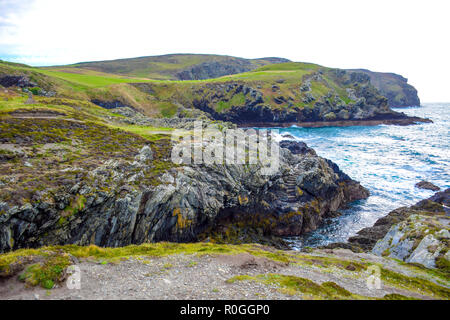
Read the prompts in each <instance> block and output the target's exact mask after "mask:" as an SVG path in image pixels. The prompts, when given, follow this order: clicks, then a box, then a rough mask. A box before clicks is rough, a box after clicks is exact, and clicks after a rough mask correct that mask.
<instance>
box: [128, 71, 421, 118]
mask: <svg viewBox="0 0 450 320" xmlns="http://www.w3.org/2000/svg"><path fill="white" fill-rule="evenodd" d="M277 68H281V70H278V69H277ZM284 68H287V70H288V71H287V72H286V71H285V70H284ZM296 68H300V70H298V71H297V69H296ZM267 69H268V70H267V71H266V72H267V73H266V72H265V71H264V70H266V69H262V70H263V71H262V72H252V73H248V76H246V77H243V80H240V79H239V77H232V78H230V79H225V78H224V79H223V80H221V81H218V80H217V81H211V82H206V83H196V84H192V83H190V84H186V85H178V84H177V85H167V84H163V85H161V84H157V83H145V84H144V83H140V84H133V85H134V86H135V87H137V88H139V89H140V90H141V91H143V92H145V93H148V94H151V95H152V96H153V97H154V98H155V99H160V98H162V97H163V98H162V99H164V100H166V101H167V100H168V98H167V97H168V96H169V97H170V98H169V99H170V101H171V102H172V103H175V102H176V104H178V105H183V106H185V107H187V108H194V109H198V110H201V111H203V112H204V113H205V114H206V115H208V116H209V117H210V118H212V119H215V120H222V121H230V122H233V123H236V124H238V125H241V126H283V125H292V124H298V125H302V126H308V125H315V124H316V123H320V122H321V123H322V125H326V124H329V125H352V124H357V123H358V122H359V121H360V122H363V123H365V124H377V123H395V124H412V123H415V122H418V121H425V120H424V119H420V118H412V117H408V116H406V115H405V114H403V113H399V112H395V111H393V110H392V109H390V108H389V106H388V100H387V99H386V98H385V97H384V96H383V95H381V94H380V92H379V91H378V90H377V89H376V88H375V87H374V86H373V85H372V83H371V81H370V77H369V76H368V75H367V74H365V73H357V72H346V71H344V70H339V69H326V68H322V69H321V68H319V69H316V70H315V71H314V70H312V69H311V67H310V66H307V65H298V64H288V65H285V64H280V65H276V66H270V68H269V67H267ZM269 72H270V73H269ZM294 72H298V73H299V74H298V75H296V76H295V73H294ZM269 75H270V78H269V79H267V77H268V76H269ZM300 75H301V76H300ZM247 77H249V78H250V79H247Z"/></svg>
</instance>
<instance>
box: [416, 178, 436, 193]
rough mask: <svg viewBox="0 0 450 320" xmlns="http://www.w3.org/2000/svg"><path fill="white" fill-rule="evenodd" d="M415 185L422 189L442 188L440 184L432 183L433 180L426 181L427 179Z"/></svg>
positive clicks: (433, 189)
mask: <svg viewBox="0 0 450 320" xmlns="http://www.w3.org/2000/svg"><path fill="white" fill-rule="evenodd" d="M415 186H416V187H417V188H420V189H427V190H432V191H439V190H441V188H439V187H438V186H436V185H434V184H432V183H431V182H428V181H425V180H422V181H420V182H418V183H416V184H415Z"/></svg>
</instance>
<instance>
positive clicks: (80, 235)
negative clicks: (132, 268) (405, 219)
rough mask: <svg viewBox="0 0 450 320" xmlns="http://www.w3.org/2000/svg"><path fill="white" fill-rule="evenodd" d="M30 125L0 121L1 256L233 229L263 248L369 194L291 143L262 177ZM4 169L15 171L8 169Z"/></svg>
mask: <svg viewBox="0 0 450 320" xmlns="http://www.w3.org/2000/svg"><path fill="white" fill-rule="evenodd" d="M16 116H17V115H16ZM28 116H29V115H28ZM48 117H49V116H48ZM31 121H33V125H30V119H22V118H20V119H9V120H3V121H2V125H3V126H7V127H8V128H9V129H8V130H7V131H8V132H17V133H18V134H17V135H8V134H7V133H6V132H4V131H2V132H3V133H2V135H1V136H0V141H1V142H2V143H6V144H7V145H8V146H9V149H8V150H9V151H8V152H2V153H1V155H2V158H1V162H0V165H1V167H2V171H1V172H2V174H3V175H2V177H1V184H0V190H1V195H2V199H1V201H0V251H1V252H5V251H9V250H11V249H18V248H24V247H39V246H44V245H52V244H53V245H56V244H80V245H87V244H96V245H99V246H112V247H116V246H124V245H128V244H139V243H144V242H155V241H162V240H168V241H176V242H187V241H195V240H198V239H201V238H205V237H209V236H210V235H215V236H219V235H220V234H221V232H222V231H223V228H224V226H225V227H228V226H230V228H235V227H236V226H238V225H239V227H240V228H241V230H244V229H245V230H249V231H250V232H252V234H254V235H256V238H253V239H251V240H252V241H255V240H256V241H265V240H264V239H266V238H268V237H272V236H286V235H299V234H301V233H303V232H305V231H308V230H311V229H314V228H316V227H317V224H318V223H319V222H320V221H321V219H322V218H323V217H324V216H326V215H328V214H330V213H332V212H334V211H336V210H337V209H338V208H340V207H341V206H343V205H345V204H346V203H348V202H350V201H354V200H357V199H361V198H365V197H367V196H368V192H367V190H366V189H364V188H363V187H362V186H360V185H359V183H358V182H356V181H353V180H351V179H350V178H349V177H348V176H347V175H345V174H343V173H342V172H341V171H340V170H339V168H338V167H337V166H336V165H334V164H333V163H331V162H330V161H327V160H325V159H323V158H321V157H318V156H317V155H316V154H315V152H314V151H313V150H311V149H309V148H307V147H306V146H305V145H302V144H297V143H296V142H288V143H287V145H285V146H286V147H289V148H291V149H292V150H293V152H294V153H292V152H291V151H290V150H289V149H287V148H281V163H280V170H278V171H277V172H276V173H274V174H272V175H261V171H260V170H259V169H260V167H259V166H258V165H215V164H214V165H206V164H204V165H175V164H173V163H172V162H171V161H170V159H169V157H170V150H171V147H170V141H168V140H164V139H163V140H158V141H156V142H152V143H149V142H148V141H147V142H146V141H145V140H144V139H141V138H138V137H136V136H134V135H130V134H126V133H125V132H122V131H121V132H118V131H114V130H113V131H111V130H110V129H108V128H106V127H101V126H100V127H99V126H97V125H93V124H92V123H83V122H78V121H72V120H69V121H67V120H58V119H33V120H31ZM35 126H38V127H35ZM18 128H22V129H21V130H19V131H17V130H18ZM26 128H29V130H31V131H29V130H28V131H27V129H26ZM33 128H34V129H33ZM37 128H42V129H37ZM44 129H45V130H44ZM33 130H38V132H39V134H38V136H36V135H34V134H33V132H35V131H33ZM40 130H44V131H40ZM55 130H56V131H55ZM53 131H55V132H58V134H56V135H55V134H53ZM106 131H108V132H106ZM102 137H105V139H106V140H105V141H102V139H103V138H102ZM36 139H37V140H39V141H37V140H36ZM61 139H62V140H61ZM72 139H74V140H73V142H74V144H71V141H72ZM42 143H43V145H42ZM59 143H63V145H62V146H61V147H57V148H56V149H55V145H58V144H59ZM64 145H66V146H67V147H64ZM109 145H110V147H108V146H109ZM113 146H115V147H113ZM60 148H62V149H60ZM67 148H68V149H67ZM73 148H75V149H77V150H83V151H82V154H78V153H77V152H78V151H77V152H75V151H74V150H73ZM78 148H80V149H78ZM41 149H42V150H41ZM70 149H72V150H70ZM139 149H140V151H139ZM64 150H65V151H64ZM71 152H74V153H71ZM43 154H45V155H43ZM51 154H54V155H57V154H59V155H60V156H59V157H54V156H51ZM63 154H64V155H63ZM68 159H70V160H68ZM12 163H14V166H15V169H14V170H10V169H7V168H9V167H10V165H11V164H12ZM49 179H50V180H49ZM19 181H20V182H19ZM242 241H246V239H243V240H242Z"/></svg>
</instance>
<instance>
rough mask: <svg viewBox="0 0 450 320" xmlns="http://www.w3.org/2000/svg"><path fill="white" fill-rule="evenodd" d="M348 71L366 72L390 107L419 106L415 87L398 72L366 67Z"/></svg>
mask: <svg viewBox="0 0 450 320" xmlns="http://www.w3.org/2000/svg"><path fill="white" fill-rule="evenodd" d="M348 71H349V72H361V73H365V74H367V75H368V76H369V77H370V82H371V83H372V84H373V85H374V87H375V88H377V89H378V90H379V91H380V93H381V94H382V95H383V96H385V97H386V98H387V99H388V104H389V106H390V107H391V108H395V107H412V106H420V99H419V96H418V95H417V90H416V88H414V87H413V86H412V85H410V84H408V79H406V78H404V77H402V76H401V75H399V74H395V73H386V72H373V71H369V70H366V69H356V70H348Z"/></svg>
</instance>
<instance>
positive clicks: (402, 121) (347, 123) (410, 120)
mask: <svg viewBox="0 0 450 320" xmlns="http://www.w3.org/2000/svg"><path fill="white" fill-rule="evenodd" d="M432 122H433V121H432V120H430V119H424V118H419V117H406V118H399V119H377V120H342V121H339V120H337V121H314V122H284V123H275V122H264V123H261V122H255V123H252V122H250V123H246V124H245V125H242V126H238V127H241V128H247V127H256V128H259V127H260V128H276V127H279V128H287V127H292V126H297V127H301V128H321V127H352V126H378V125H380V124H384V125H396V126H408V125H414V124H418V123H432Z"/></svg>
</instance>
